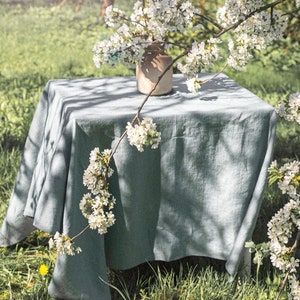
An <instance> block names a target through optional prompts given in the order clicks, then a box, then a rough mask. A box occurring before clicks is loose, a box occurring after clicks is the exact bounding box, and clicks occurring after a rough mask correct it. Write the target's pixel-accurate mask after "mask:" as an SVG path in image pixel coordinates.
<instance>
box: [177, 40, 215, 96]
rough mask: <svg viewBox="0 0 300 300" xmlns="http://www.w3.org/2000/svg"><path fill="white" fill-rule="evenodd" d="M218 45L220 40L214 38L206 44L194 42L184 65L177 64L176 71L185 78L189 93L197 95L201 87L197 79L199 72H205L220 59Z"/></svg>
mask: <svg viewBox="0 0 300 300" xmlns="http://www.w3.org/2000/svg"><path fill="white" fill-rule="evenodd" d="M218 43H221V40H220V39H215V38H211V39H209V40H208V41H206V42H200V43H198V42H194V43H193V44H192V47H191V50H190V51H189V53H188V54H187V56H186V58H185V61H184V63H182V62H178V64H177V67H178V70H179V71H180V72H181V73H182V74H184V76H185V77H186V78H187V86H188V89H189V91H190V92H193V93H197V92H198V90H199V88H200V87H201V82H200V81H199V79H198V74H199V70H201V71H206V70H207V68H208V67H210V66H212V65H213V64H214V63H215V62H216V61H218V60H219V59H220V58H221V57H220V54H219V53H220V49H219V48H218V46H217V44H218Z"/></svg>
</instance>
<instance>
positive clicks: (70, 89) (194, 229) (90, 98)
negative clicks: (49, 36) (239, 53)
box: [0, 74, 276, 300]
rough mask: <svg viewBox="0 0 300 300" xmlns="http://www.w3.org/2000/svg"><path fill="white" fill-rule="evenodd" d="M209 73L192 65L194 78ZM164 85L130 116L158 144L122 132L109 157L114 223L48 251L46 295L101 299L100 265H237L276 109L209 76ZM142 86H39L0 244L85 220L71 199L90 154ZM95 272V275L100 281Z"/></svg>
mask: <svg viewBox="0 0 300 300" xmlns="http://www.w3.org/2000/svg"><path fill="white" fill-rule="evenodd" d="M211 75H212V74H202V75H200V78H201V79H202V80H204V79H206V78H209V77H210V76H211ZM173 86H174V89H173V91H172V93H171V94H169V95H166V96H159V97H150V99H149V100H148V102H147V103H146V105H145V107H144V109H143V110H142V115H141V116H142V117H151V118H153V120H154V122H156V123H157V126H158V130H159V131H160V132H161V137H162V141H161V144H160V146H159V148H158V149H156V150H150V149H146V150H145V151H144V152H138V151H137V149H136V148H134V147H131V146H130V145H129V142H128V141H127V139H125V140H123V141H122V142H121V144H120V146H119V148H118V150H117V152H116V154H115V155H114V158H113V161H112V167H113V169H114V174H113V176H112V177H111V178H110V192H111V193H112V194H113V195H114V196H115V198H116V199H117V204H116V207H115V209H114V213H115V215H116V223H115V225H113V226H112V227H111V228H109V230H108V233H107V234H106V235H99V234H98V233H97V231H92V230H88V231H86V232H85V233H84V234H83V235H81V236H80V237H79V238H78V239H76V240H75V242H76V244H77V246H80V247H81V248H82V251H83V252H82V253H80V254H77V255H75V256H66V255H58V258H57V261H56V264H55V269H54V272H53V276H52V280H51V283H50V285H49V294H50V295H51V296H52V297H54V298H60V299H104V300H107V299H110V293H109V287H108V285H106V284H105V283H103V281H107V275H106V271H107V266H109V267H111V268H113V269H128V268H131V267H133V266H136V265H138V264H140V263H143V262H146V261H153V260H163V261H171V260H175V259H178V258H182V257H185V256H191V255H193V256H194V255H196V256H206V257H211V258H216V259H221V260H225V261H226V268H227V271H228V272H229V273H230V274H231V275H232V276H235V274H236V273H237V271H238V268H239V264H240V262H241V257H242V254H243V250H244V244H245V242H246V241H247V240H248V239H250V238H251V236H252V233H253V229H254V227H255V223H256V219H257V216H258V213H259V209H260V205H261V201H262V195H263V191H264V187H265V183H266V176H267V168H268V166H269V163H270V161H271V158H272V151H273V142H274V137H275V127H276V114H275V112H274V109H273V108H272V107H271V106H269V105H268V104H267V103H265V102H264V101H262V100H261V99H259V98H258V97H257V96H255V95H254V94H252V93H251V92H250V91H248V90H247V89H245V88H243V87H241V86H240V85H238V84H237V83H235V82H234V81H233V80H231V79H230V78H228V77H227V76H225V75H224V74H220V75H219V76H218V77H216V78H214V79H213V80H211V81H210V82H209V83H206V84H204V85H203V87H202V89H201V91H200V93H199V94H191V93H188V92H187V89H186V85H185V79H184V78H183V77H182V76H181V75H175V76H174V82H173ZM144 97H145V96H144V95H141V94H139V93H138V92H137V91H136V83H135V78H134V77H114V78H102V79H95V78H85V79H59V80H51V81H49V82H48V83H47V85H46V87H45V90H44V92H43V95H42V97H41V99H40V102H39V104H38V106H37V109H36V112H35V115H34V118H33V121H32V124H31V127H30V131H29V134H28V138H27V141H26V144H25V148H24V152H23V157H22V161H21V165H20V169H19V172H18V175H17V179H16V183H15V187H14V189H13V192H12V196H11V199H10V204H9V208H8V211H7V214H6V217H5V219H4V222H3V224H2V228H1V232H0V245H1V246H8V245H12V244H15V243H17V242H19V241H21V240H22V239H23V238H25V237H26V236H27V235H28V234H29V233H30V232H31V231H33V230H34V229H40V230H43V231H45V232H47V233H50V234H54V233H55V232H56V231H59V232H64V233H66V234H68V235H69V236H71V237H72V236H74V235H75V234H77V233H78V232H79V231H80V230H81V229H83V228H84V227H85V226H86V225H87V220H86V219H85V218H84V217H83V216H82V214H81V211H80V209H79V202H80V200H81V198H82V195H83V194H84V193H86V192H87V190H86V188H85V187H84V186H83V180H82V176H83V172H84V170H85V169H86V168H87V166H88V164H89V154H90V151H91V150H93V149H94V148H95V147H99V148H100V150H104V149H106V148H112V147H113V146H114V145H116V143H117V141H118V138H119V137H120V136H121V134H122V132H123V131H124V128H125V126H126V123H127V122H128V121H130V120H131V119H132V117H133V116H134V114H135V113H136V111H137V108H138V106H139V105H140V104H141V103H142V101H143V99H144ZM100 277H101V278H102V280H103V281H102V280H100Z"/></svg>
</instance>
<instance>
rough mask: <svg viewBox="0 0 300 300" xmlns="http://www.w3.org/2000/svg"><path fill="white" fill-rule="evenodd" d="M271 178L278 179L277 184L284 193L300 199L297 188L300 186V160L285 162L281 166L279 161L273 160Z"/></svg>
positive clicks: (270, 169) (270, 170)
mask: <svg viewBox="0 0 300 300" xmlns="http://www.w3.org/2000/svg"><path fill="white" fill-rule="evenodd" d="M269 173H270V178H274V181H275V180H278V182H277V184H278V187H279V189H280V190H281V192H282V194H287V195H289V197H290V198H292V199H298V198H299V193H298V191H297V188H298V187H299V186H300V162H299V161H297V160H294V161H292V162H288V163H285V164H284V165H282V166H281V167H279V166H278V164H277V161H276V160H275V161H273V162H272V164H271V166H270V168H269Z"/></svg>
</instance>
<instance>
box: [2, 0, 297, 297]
mask: <svg viewBox="0 0 300 300" xmlns="http://www.w3.org/2000/svg"><path fill="white" fill-rule="evenodd" d="M194 2H198V4H199V5H202V4H204V3H205V1H204V0H202V1H194ZM218 2H219V3H222V1H218V0H214V1H210V4H209V9H210V10H214V9H215V8H216V4H217V3H218ZM99 3H100V1H92V0H85V1H84V3H83V4H82V6H81V8H80V10H78V11H75V9H74V8H75V4H76V2H75V1H68V2H67V4H66V5H64V6H63V7H61V8H60V9H57V5H58V4H59V1H55V0H47V1H46V0H23V1H10V0H2V1H0V41H1V42H0V223H2V220H3V218H4V216H5V212H6V209H7V206H8V202H9V198H10V194H11V191H12V188H13V185H14V181H15V177H16V174H17V170H18V167H19V163H20V159H21V154H22V149H23V146H24V142H25V139H26V136H27V132H28V130H29V126H30V123H31V120H32V117H33V113H34V111H35V108H36V105H37V103H38V101H39V98H40V96H41V94H42V91H43V88H44V86H45V84H46V83H47V81H48V80H50V79H55V78H75V77H104V76H119V75H122V76H123V75H134V70H133V69H128V68H125V67H123V66H117V67H116V68H115V69H113V70H112V69H111V68H110V67H103V68H102V69H101V70H98V69H96V68H95V66H94V64H93V60H92V51H91V49H92V47H93V45H94V44H95V43H96V42H97V41H98V40H100V39H103V38H107V37H108V36H109V35H110V33H111V32H112V31H111V29H108V28H106V26H105V25H104V23H103V20H101V18H100V4H99ZM133 3H134V1H133V0H116V1H115V4H116V6H118V7H120V8H122V9H125V10H126V9H130V7H131V6H132V4H133ZM293 20H294V21H293V23H292V24H291V29H290V31H289V32H288V35H287V37H286V39H285V40H282V41H279V42H278V43H276V45H274V46H272V47H270V48H268V49H267V50H265V51H263V52H259V53H256V55H255V59H254V60H253V61H252V62H251V63H250V64H249V66H248V67H247V69H246V71H245V72H236V71H232V70H226V71H225V73H226V74H227V75H229V76H230V77H231V78H233V79H234V80H236V81H237V82H238V83H240V84H241V85H243V86H244V87H246V88H248V89H249V90H251V91H252V92H253V93H255V94H257V95H258V96H259V97H261V98H262V99H263V100H264V101H266V102H268V103H269V104H271V105H273V106H274V105H276V104H277V103H279V102H280V101H281V100H283V99H286V98H287V97H288V96H289V94H291V93H294V92H297V91H298V92H299V91H300V68H299V63H300V46H299V43H298V42H299V23H300V17H299V11H298V12H296V14H295V15H294V19H293ZM297 24H298V25H297ZM297 41H298V42H297ZM212 71H213V70H212ZM299 133H300V128H299V125H295V124H291V123H288V122H285V121H283V120H279V121H278V126H277V138H276V144H275V151H274V159H277V160H278V161H280V162H286V161H289V160H293V159H295V158H297V159H299V156H300V155H299V149H300V134H299ZM283 203H285V199H284V198H282V196H281V194H280V192H279V191H278V190H277V188H276V186H271V187H269V186H268V187H267V189H266V192H265V195H264V199H263V205H262V209H261V212H260V215H259V218H258V221H257V225H256V228H255V232H254V236H253V239H254V241H255V242H257V243H259V242H264V241H266V240H267V235H266V232H267V227H266V224H267V222H268V221H269V220H270V218H271V217H272V216H273V214H274V213H275V212H276V211H277V210H278V209H279V208H280V207H282V206H283ZM55 257H56V254H55V253H54V252H52V251H50V250H49V249H48V236H47V235H46V234H45V233H43V232H40V231H36V232H34V233H32V234H31V235H30V236H29V237H28V238H27V239H25V240H24V241H22V242H21V243H19V244H17V245H15V246H11V247H8V248H0V299H51V298H50V297H49V296H48V294H47V286H48V283H49V280H50V279H51V272H52V271H53V267H54V263H55ZM41 265H46V266H47V268H48V273H47V274H44V273H43V272H39V267H40V266H41ZM41 273H43V274H41ZM109 275H110V276H109V277H110V282H111V284H113V285H114V286H115V287H116V288H117V289H119V290H120V291H121V292H122V295H121V294H120V293H119V292H117V291H116V289H114V288H113V289H112V294H113V299H130V300H133V299H157V300H158V299H165V300H166V299H170V300H171V299H172V300H173V299H195V300H196V299H197V300H199V299H205V300H209V299H214V300H216V299H220V300H222V299H224V300H225V299H247V300H249V299H253V300H254V299H255V300H257V299H274V298H275V295H276V292H277V287H278V284H279V281H280V274H278V273H277V272H276V271H275V270H274V269H273V268H272V266H271V264H270V262H269V261H268V259H265V261H264V265H263V266H262V267H261V268H260V271H259V272H257V265H255V264H253V266H252V275H253V276H252V277H251V278H247V279H241V280H239V281H236V282H233V283H232V284H229V283H228V281H227V280H228V277H227V274H226V272H224V265H223V263H222V262H220V261H216V260H212V259H208V258H198V257H189V258H185V259H182V260H179V261H176V262H171V263H162V262H158V263H151V264H150V263H149V264H145V265H141V266H139V267H136V268H133V269H131V270H127V271H122V272H121V271H115V270H109ZM281 299H287V296H286V294H284V295H283V296H282V298H281Z"/></svg>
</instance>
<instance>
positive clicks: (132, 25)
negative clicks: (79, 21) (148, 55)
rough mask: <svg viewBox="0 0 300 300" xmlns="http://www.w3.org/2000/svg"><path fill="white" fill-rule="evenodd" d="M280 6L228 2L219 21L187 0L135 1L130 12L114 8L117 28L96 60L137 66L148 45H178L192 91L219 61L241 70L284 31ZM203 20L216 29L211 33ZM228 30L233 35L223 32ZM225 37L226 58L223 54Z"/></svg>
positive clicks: (110, 16) (111, 17) (258, 0)
mask: <svg viewBox="0 0 300 300" xmlns="http://www.w3.org/2000/svg"><path fill="white" fill-rule="evenodd" d="M277 4H278V3H277ZM277 4H275V2H274V3H270V4H268V5H264V3H263V1H262V0H251V1H246V0H237V1H233V0H227V1H226V3H225V5H224V6H223V7H220V8H219V9H218V11H217V14H216V21H214V20H213V19H211V18H210V17H207V16H205V15H202V14H201V12H200V11H199V10H198V9H197V8H196V7H195V6H193V5H192V3H190V2H189V1H183V0H148V1H143V2H142V1H137V2H136V3H135V5H134V7H133V12H132V14H131V15H130V16H127V15H126V14H125V13H124V12H122V11H121V10H120V9H118V8H113V7H112V6H110V7H108V9H107V14H106V24H107V25H108V26H111V27H114V28H116V32H115V33H114V34H113V35H112V36H111V37H110V39H107V40H101V41H99V42H98V43H97V44H96V45H95V46H94V48H93V52H94V63H95V65H96V67H98V68H100V67H101V65H103V64H109V65H111V66H114V65H115V64H116V63H118V62H120V63H122V64H124V65H126V66H134V65H135V64H136V63H141V61H142V58H143V53H144V51H145V49H146V48H147V47H148V46H149V45H150V44H152V43H160V44H162V45H163V46H164V48H165V49H166V51H167V50H171V49H172V48H175V47H177V49H181V50H182V49H183V52H182V53H181V54H180V55H179V56H178V57H176V58H174V59H173V64H177V68H178V70H179V71H180V72H181V73H182V74H184V76H185V77H186V78H187V84H188V89H189V90H190V91H192V92H197V91H198V90H199V88H200V87H201V82H200V80H199V79H198V74H199V73H201V72H204V71H207V69H208V68H209V67H212V66H214V64H215V63H216V62H217V61H220V60H223V61H224V64H225V65H226V66H227V65H229V66H231V67H233V68H235V69H238V70H241V69H243V68H244V67H245V65H246V64H247V62H248V60H249V59H250V58H252V51H253V50H255V49H256V50H261V49H263V48H265V47H266V46H267V45H269V44H270V43H271V42H272V41H274V40H275V39H278V38H280V37H281V36H282V35H283V32H284V30H285V28H286V25H287V19H286V18H283V17H281V15H280V13H279V12H277V11H276V10H275V9H274V7H275V5H277ZM268 9H270V10H268ZM204 22H206V23H207V22H208V23H210V24H211V25H212V26H213V27H214V30H213V31H212V32H213V33H212V36H210V37H207V27H206V26H203V24H204ZM191 32H192V33H193V36H194V39H193V40H192V42H190V41H187V43H185V41H182V40H180V39H177V40H176V35H178V34H180V35H181V36H182V34H188V33H191ZM228 32H231V33H232V34H231V35H229V34H225V33H228ZM174 36H175V39H174ZM224 40H225V41H226V43H227V46H226V48H227V50H228V51H227V54H228V55H227V56H226V57H222V56H221V55H220V49H221V47H222V46H221V44H222V43H223V42H224ZM223 48H224V47H223Z"/></svg>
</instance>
